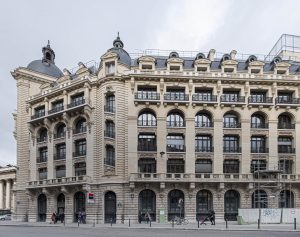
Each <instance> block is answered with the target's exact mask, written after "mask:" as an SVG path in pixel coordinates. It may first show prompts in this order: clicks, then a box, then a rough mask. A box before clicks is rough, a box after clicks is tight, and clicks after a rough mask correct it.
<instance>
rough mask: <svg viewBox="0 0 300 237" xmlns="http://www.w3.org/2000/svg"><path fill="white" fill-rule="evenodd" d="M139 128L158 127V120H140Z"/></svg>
mask: <svg viewBox="0 0 300 237" xmlns="http://www.w3.org/2000/svg"><path fill="white" fill-rule="evenodd" d="M138 126H141V127H156V126H157V122H156V120H150V119H149V120H138Z"/></svg>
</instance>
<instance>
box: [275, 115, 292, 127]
mask: <svg viewBox="0 0 300 237" xmlns="http://www.w3.org/2000/svg"><path fill="white" fill-rule="evenodd" d="M278 128H279V129H294V128H295V124H292V118H291V116H290V115H288V114H281V115H279V116H278Z"/></svg>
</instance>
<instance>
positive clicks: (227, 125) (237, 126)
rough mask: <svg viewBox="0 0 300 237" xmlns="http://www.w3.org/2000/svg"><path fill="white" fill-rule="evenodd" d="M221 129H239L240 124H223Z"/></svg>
mask: <svg viewBox="0 0 300 237" xmlns="http://www.w3.org/2000/svg"><path fill="white" fill-rule="evenodd" d="M223 128H241V123H238V122H223Z"/></svg>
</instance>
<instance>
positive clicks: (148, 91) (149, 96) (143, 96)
mask: <svg viewBox="0 0 300 237" xmlns="http://www.w3.org/2000/svg"><path fill="white" fill-rule="evenodd" d="M135 98H136V99H139V100H158V99H159V93H157V92H156V86H147V87H145V86H143V87H142V86H138V92H137V93H136V94H135Z"/></svg>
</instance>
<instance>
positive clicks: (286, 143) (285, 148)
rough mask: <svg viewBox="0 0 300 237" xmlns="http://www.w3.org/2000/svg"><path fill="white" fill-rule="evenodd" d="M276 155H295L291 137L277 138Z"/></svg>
mask: <svg viewBox="0 0 300 237" xmlns="http://www.w3.org/2000/svg"><path fill="white" fill-rule="evenodd" d="M278 153H295V148H294V147H293V138H292V137H278Z"/></svg>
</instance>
